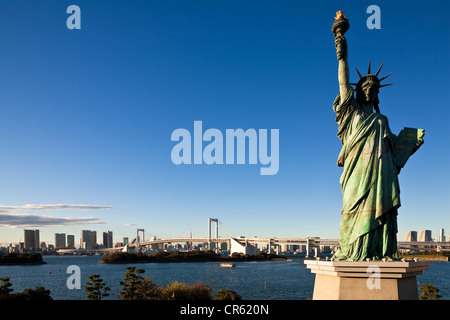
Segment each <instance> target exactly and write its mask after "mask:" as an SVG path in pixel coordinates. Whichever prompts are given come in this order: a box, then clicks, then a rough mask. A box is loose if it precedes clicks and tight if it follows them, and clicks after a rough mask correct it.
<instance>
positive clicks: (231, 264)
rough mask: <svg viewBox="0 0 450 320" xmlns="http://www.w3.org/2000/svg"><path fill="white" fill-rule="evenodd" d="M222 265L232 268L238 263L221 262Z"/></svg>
mask: <svg viewBox="0 0 450 320" xmlns="http://www.w3.org/2000/svg"><path fill="white" fill-rule="evenodd" d="M220 266H221V267H224V268H232V267H235V266H236V265H235V264H234V263H221V264H220Z"/></svg>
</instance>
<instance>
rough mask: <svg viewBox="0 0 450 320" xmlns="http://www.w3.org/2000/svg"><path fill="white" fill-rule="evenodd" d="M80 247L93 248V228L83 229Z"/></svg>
mask: <svg viewBox="0 0 450 320" xmlns="http://www.w3.org/2000/svg"><path fill="white" fill-rule="evenodd" d="M80 247H81V248H82V249H91V230H81V239H80Z"/></svg>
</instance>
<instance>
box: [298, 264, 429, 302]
mask: <svg viewBox="0 0 450 320" xmlns="http://www.w3.org/2000/svg"><path fill="white" fill-rule="evenodd" d="M305 264H306V267H307V268H308V269H311V272H312V273H315V274H316V279H315V283H314V294H313V300H417V299H418V296H419V295H418V290H417V279H416V276H418V275H421V274H422V272H423V271H425V270H427V269H428V266H429V265H430V264H431V262H428V261H418V262H415V261H406V262H397V261H395V262H378V261H373V262H349V261H318V260H305Z"/></svg>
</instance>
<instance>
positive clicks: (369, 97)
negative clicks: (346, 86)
mask: <svg viewBox="0 0 450 320" xmlns="http://www.w3.org/2000/svg"><path fill="white" fill-rule="evenodd" d="M361 91H362V92H361V93H362V96H363V97H362V98H363V101H364V103H373V102H374V101H375V98H376V97H377V94H378V88H377V85H376V84H374V83H369V84H367V85H365V86H363V87H362V88H361Z"/></svg>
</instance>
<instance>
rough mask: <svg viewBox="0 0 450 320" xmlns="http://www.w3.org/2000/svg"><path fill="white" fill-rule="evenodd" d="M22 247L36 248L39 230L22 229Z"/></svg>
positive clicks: (27, 248)
mask: <svg viewBox="0 0 450 320" xmlns="http://www.w3.org/2000/svg"><path fill="white" fill-rule="evenodd" d="M24 248H25V249H26V250H38V249H39V248H40V246H39V230H37V229H33V230H27V229H24Z"/></svg>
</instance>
